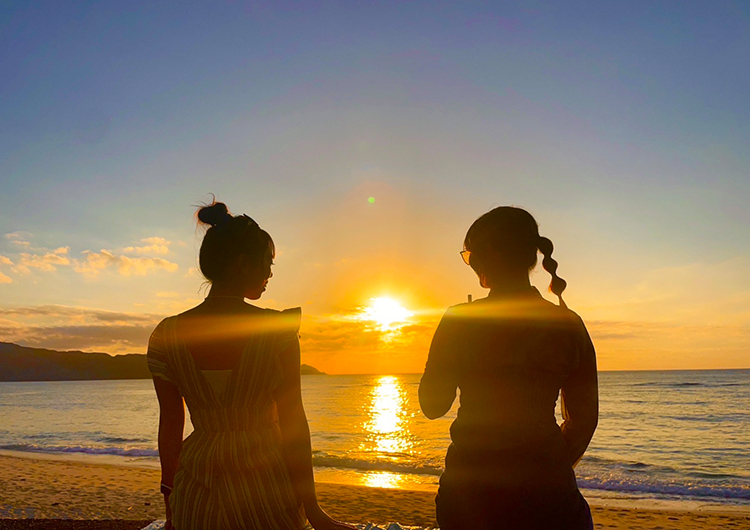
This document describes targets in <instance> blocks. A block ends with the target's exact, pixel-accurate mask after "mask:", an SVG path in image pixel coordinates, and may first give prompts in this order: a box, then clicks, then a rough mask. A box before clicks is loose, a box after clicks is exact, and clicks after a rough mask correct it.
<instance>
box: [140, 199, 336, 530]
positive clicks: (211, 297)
mask: <svg viewBox="0 0 750 530" xmlns="http://www.w3.org/2000/svg"><path fill="white" fill-rule="evenodd" d="M198 219H199V222H201V223H204V224H207V225H210V228H209V229H208V231H207V232H206V235H205V237H204V239H203V243H202V245H201V250H200V268H201V271H202V273H203V275H204V276H205V277H206V279H207V280H208V281H209V282H210V283H211V289H210V292H209V294H208V296H207V297H206V299H205V301H204V302H203V303H202V304H200V305H198V306H197V307H194V308H193V309H190V310H188V311H186V312H184V313H181V314H179V315H176V316H172V317H169V318H166V319H165V320H163V321H162V322H161V323H160V324H159V325H158V326H157V328H156V329H155V330H154V332H153V334H152V335H151V340H150V341H149V348H148V363H149V368H150V369H151V372H152V374H153V378H154V387H155V388H156V394H157V396H158V399H159V408H160V417H159V457H160V460H161V467H162V492H163V493H164V495H165V499H164V500H165V503H166V506H167V520H168V523H167V527H168V528H176V529H177V530H230V529H231V530H237V529H250V528H253V529H256V528H257V529H260V528H263V529H284V530H286V529H289V530H300V529H301V528H303V527H304V525H305V515H306V516H307V519H308V520H309V521H310V523H311V524H312V525H313V527H315V528H316V529H317V530H321V529H326V530H337V529H345V528H350V527H348V526H346V525H342V524H341V523H337V522H336V521H333V520H332V519H331V518H330V517H329V516H328V515H327V514H326V513H325V512H324V511H323V510H322V509H321V508H320V507H319V506H318V502H317V498H316V494H315V484H314V481H313V470H312V451H311V447H310V431H309V428H308V424H307V418H306V416H305V411H304V408H303V406H302V395H301V391H300V350H299V340H298V329H299V324H300V309H299V308H295V309H288V310H285V311H274V310H271V309H261V308H259V307H255V306H253V305H250V304H247V303H246V302H245V298H249V299H251V300H257V299H258V298H260V296H261V294H262V293H263V291H265V288H266V284H267V283H268V280H269V279H270V278H271V276H272V273H271V265H272V260H273V258H274V254H275V249H274V244H273V241H272V239H271V237H270V236H269V235H268V233H267V232H265V231H264V230H262V229H261V228H260V227H259V226H258V224H257V223H256V222H255V221H253V220H252V219H250V218H249V217H247V216H246V215H240V216H236V217H235V216H232V215H230V214H229V212H228V211H227V208H226V206H225V205H224V204H223V203H216V202H214V203H213V204H212V205H210V206H206V207H204V208H201V209H200V210H199V211H198ZM183 399H184V401H185V402H186V403H187V406H188V409H189V410H190V417H191V420H192V422H193V426H194V427H195V431H194V432H193V433H192V434H190V436H188V437H187V438H186V439H185V441H184V442H183V440H182V435H183V428H184V424H185V407H184V403H183ZM303 506H304V511H303V510H302V507H303Z"/></svg>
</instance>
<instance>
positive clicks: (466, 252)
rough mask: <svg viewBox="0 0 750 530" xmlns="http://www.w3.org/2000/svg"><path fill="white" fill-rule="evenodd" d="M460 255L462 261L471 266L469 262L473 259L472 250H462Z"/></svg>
mask: <svg viewBox="0 0 750 530" xmlns="http://www.w3.org/2000/svg"><path fill="white" fill-rule="evenodd" d="M459 254H461V259H462V260H464V263H466V264H467V265H471V263H469V260H470V259H471V250H462V251H461V252H459Z"/></svg>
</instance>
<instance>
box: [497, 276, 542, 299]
mask: <svg viewBox="0 0 750 530" xmlns="http://www.w3.org/2000/svg"><path fill="white" fill-rule="evenodd" d="M489 287H490V294H489V295H488V296H490V297H496V296H509V295H514V294H518V293H525V292H529V291H530V290H531V289H532V287H531V281H530V280H529V274H528V272H526V271H524V273H523V274H507V273H506V274H503V275H502V276H499V277H497V278H492V281H491V282H490V286H489Z"/></svg>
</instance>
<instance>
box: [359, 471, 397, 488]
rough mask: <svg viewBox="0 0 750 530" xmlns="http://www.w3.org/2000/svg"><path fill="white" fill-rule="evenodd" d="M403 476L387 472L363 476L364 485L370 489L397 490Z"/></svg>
mask: <svg viewBox="0 0 750 530" xmlns="http://www.w3.org/2000/svg"><path fill="white" fill-rule="evenodd" d="M403 478H404V477H403V476H402V475H399V474H397V473H390V472H388V471H379V472H373V473H368V474H367V475H365V479H364V482H363V483H364V485H365V486H369V487H371V488H398V487H400V486H401V482H403Z"/></svg>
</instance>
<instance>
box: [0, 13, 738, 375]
mask: <svg viewBox="0 0 750 530" xmlns="http://www.w3.org/2000/svg"><path fill="white" fill-rule="evenodd" d="M748 57H750V5H748V4H747V3H745V2H679V3H674V2H619V3H615V2H607V3H602V2H523V3H512V2H508V3H502V4H500V3H478V2H450V3H449V2H442V3H441V2H408V3H404V2H398V3H397V2H380V3H364V2H341V3H326V2H323V3H321V2H314V3H313V2H296V3H293V4H292V3H289V4H282V3H261V2H227V3H205V4H197V3H192V4H190V3H176V2H160V3H158V4H154V3H146V2H129V3H126V4H124V3H121V2H67V3H65V4H64V5H63V4H60V3H34V4H32V3H30V2H4V3H2V4H0V72H2V79H3V80H2V82H0V179H2V190H1V191H2V193H1V194H0V231H1V232H2V234H3V240H2V241H0V256H2V257H4V258H5V259H4V260H3V259H2V258H0V274H2V276H0V282H3V283H0V310H4V311H5V314H4V315H0V340H13V341H16V342H21V343H24V341H25V343H28V344H34V345H44V344H45V340H49V339H45V338H44V337H45V335H46V336H47V337H51V336H55V337H58V339H56V341H55V342H54V347H64V346H65V345H66V344H69V345H70V346H71V347H73V346H75V347H81V348H83V349H99V350H106V351H120V352H121V351H142V349H143V347H144V346H145V344H144V340H143V337H144V336H145V337H147V336H148V333H147V330H148V327H149V326H151V325H152V324H153V322H154V321H156V320H158V318H160V317H161V316H163V315H166V314H169V313H170V312H174V311H178V310H180V309H182V308H186V307H189V304H190V303H193V302H194V301H199V300H200V297H201V294H200V293H199V291H198V288H199V286H200V278H199V277H198V276H197V275H195V274H194V273H193V272H192V271H190V269H191V267H194V266H195V249H196V248H197V245H198V241H199V234H198V235H197V234H196V232H195V228H194V224H193V221H192V217H191V216H192V213H193V211H194V208H192V205H194V204H197V203H198V202H200V201H202V200H206V199H207V198H208V197H209V196H208V193H210V192H213V193H216V194H217V195H218V196H219V198H221V199H223V200H225V201H226V202H227V203H228V205H229V206H230V208H232V209H233V210H235V211H237V212H239V213H241V212H246V213H248V214H249V215H251V216H253V217H255V218H256V219H257V220H258V221H259V222H260V224H261V225H262V226H264V227H267V228H268V229H269V231H271V233H272V235H273V236H274V237H275V239H276V240H277V243H278V244H279V248H280V249H281V251H282V252H281V255H280V256H279V259H277V263H278V266H277V272H276V276H275V278H274V283H273V284H272V287H271V289H269V292H268V293H267V295H268V298H269V300H268V303H269V304H270V305H272V306H274V307H283V306H289V305H302V306H303V308H305V312H306V314H307V315H309V317H310V318H311V319H313V318H321V319H322V318H327V317H330V315H335V314H341V313H346V312H347V311H351V310H352V309H353V308H355V307H357V306H358V304H361V303H364V301H362V300H360V299H361V298H362V297H365V298H366V297H367V296H378V295H380V294H382V293H381V291H388V292H390V293H391V294H392V295H394V296H400V297H401V299H402V300H404V303H407V302H408V303H411V304H412V306H417V307H419V308H422V309H424V310H425V311H427V312H430V314H432V313H431V312H433V311H434V312H438V313H439V311H440V310H441V309H442V308H444V307H445V306H447V305H450V304H452V303H456V302H459V301H461V300H462V299H463V298H464V297H465V295H466V293H468V292H472V293H474V295H475V296H479V295H481V289H479V288H478V287H477V286H476V282H475V280H474V278H473V277H472V276H471V274H470V271H468V270H466V269H465V268H462V264H461V263H460V260H459V261H457V251H458V250H460V245H461V241H462V238H463V234H464V233H465V230H466V228H467V227H468V225H469V224H470V223H471V221H472V220H473V219H474V218H475V217H476V216H478V215H480V214H481V213H483V212H484V211H486V210H487V209H489V208H491V207H492V206H495V205H500V204H517V205H520V206H524V207H526V208H528V209H529V210H530V211H531V212H532V213H533V214H534V215H535V216H536V217H537V220H538V221H539V223H540V229H541V231H542V233H543V234H545V235H548V236H549V237H551V238H552V240H553V241H554V242H555V244H556V255H557V256H558V258H559V261H560V272H561V274H562V275H563V276H564V277H566V278H567V279H568V281H569V283H570V288H569V291H568V292H567V293H566V294H567V297H568V301H569V303H570V305H571V306H572V307H574V308H575V309H577V310H578V311H579V312H580V313H581V314H582V316H584V318H585V319H587V321H590V322H591V326H590V327H591V329H592V334H593V335H594V336H595V339H596V336H597V333H598V335H599V337H600V348H599V349H600V359H601V360H602V361H603V364H604V365H605V366H610V367H613V368H628V367H631V368H632V367H686V366H687V367H690V366H695V367H701V366H708V365H710V362H714V365H721V364H722V362H723V365H726V366H738V365H741V364H743V362H744V366H748V365H750V364H748V363H747V362H745V361H744V360H743V359H744V358H746V354H747V349H748V342H750V341H749V340H748V338H749V337H750V309H749V308H750V280H749V279H747V278H745V276H746V274H745V272H744V271H746V270H747V267H748V265H750V250H748V249H750V231H749V230H748V224H749V223H750V213H748V212H749V211H750V209H748V208H747V202H748V199H750V175H749V174H748V173H749V171H748V169H749V168H750V164H749V162H750V161H749V160H748V157H749V156H750V155H748V153H750V150H749V149H748V139H750V130H749V129H750V101H749V100H748V98H747V96H746V94H747V93H748V92H750V68H748V67H747V59H748ZM369 196H375V197H376V199H377V201H376V203H375V204H374V205H369V204H368V203H367V202H366V199H367V197H369ZM153 238H161V240H163V241H164V242H167V243H168V244H166V245H161V246H160V245H159V244H156V243H154V241H156V240H154V239H153ZM143 240H148V241H145V242H144V241H143ZM165 248H166V251H165ZM59 249H66V250H65V251H62V250H59ZM128 249H129V250H128ZM56 250H58V252H57V253H55V251H56ZM102 250H106V251H107V252H109V253H110V254H111V255H112V256H113V257H112V258H106V259H105V258H103V257H102V256H104V254H102ZM23 254H26V256H25V257H24V255H23ZM50 254H51V256H50V257H46V258H45V256H48V255H50ZM55 256H57V257H55ZM123 257H129V258H130V260H129V261H128V260H124V259H122V258H123ZM92 259H99V261H98V262H97V263H99V264H100V265H101V267H102V268H101V269H98V270H97V272H95V273H94V272H92V271H91V267H88V272H87V264H88V265H91V263H92V261H91V260H92ZM102 259H104V261H101V260H102ZM107 260H108V261H107ZM138 260H140V261H138ZM149 260H150V261H149ZM159 260H162V261H159ZM65 261H67V262H68V263H64V262H65ZM24 263H25V264H26V265H24ZM29 264H36V265H31V266H30V265H29ZM40 264H46V265H40ZM347 264H348V265H347ZM53 269H54V270H53ZM3 278H5V280H3ZM534 281H535V283H538V284H539V285H540V286H544V285H545V284H546V281H547V280H546V276H545V275H544V274H542V273H537V274H535V275H534ZM157 293H159V296H157ZM49 306H54V307H56V308H58V309H57V310H56V313H55V315H56V316H55V317H54V319H52V317H50V316H49V315H50V313H49V311H47V312H44V311H41V310H40V309H39V308H40V307H49ZM18 308H25V312H24V313H23V316H21V315H20V313H19V311H18ZM71 308H73V309H71ZM14 311H15V312H14ZM35 311H36V312H35ZM70 311H73V312H75V311H79V312H80V311H83V312H84V313H83V314H85V315H89V316H88V317H81V316H80V315H79V316H78V317H77V318H78V319H79V320H80V321H81V322H80V323H78V322H77V321H76V322H73V320H71V319H72V318H73V317H71V316H70ZM106 311H110V312H116V313H117V314H118V315H121V317H122V319H123V320H122V321H118V322H120V324H118V325H122V326H131V325H132V326H133V327H132V330H131V331H132V335H129V336H128V337H130V338H128V339H123V338H120V339H113V338H111V337H110V338H109V339H106V334H107V332H108V331H112V330H111V329H110V330H108V329H101V330H100V329H99V328H91V329H88V328H87V327H86V326H87V325H88V324H87V322H90V319H91V318H93V319H94V320H95V321H96V317H95V316H91V315H100V316H101V315H103V314H104V313H101V312H106ZM87 312H88V313H87ZM42 314H43V315H45V316H44V317H42V316H40V315H42ZM30 315H34V317H33V318H32V316H30ZM143 315H149V317H148V318H146V317H144V316H143ZM110 316H111V315H110ZM144 319H146V320H144ZM111 320H112V319H111V318H110V320H109V321H111ZM109 321H108V322H109ZM74 324H75V326H77V327H76V330H75V333H76V337H79V338H78V339H76V341H71V340H70V339H69V337H70V336H71V333H72V332H71V329H70V328H71V327H73V326H74ZM92 325H93V324H92ZM311 325H312V324H311ZM321 326H322V324H321ZM722 326H730V327H731V329H727V328H724V327H722ZM428 328H429V326H427V327H426V328H425V333H424V335H425V337H428V335H429V332H430V330H429V329H428ZM321 329H322V328H321ZM665 329H666V330H667V331H664V330H665ZM690 330H692V331H690ZM95 331H96V332H97V333H99V332H101V337H103V338H99V339H97V341H88V342H87V341H86V339H85V337H86V333H87V332H91V333H90V334H91V335H92V336H93V335H94V332H95ZM321 333H323V331H321ZM613 337H614V338H613ZM675 337H677V338H678V339H679V338H680V337H691V340H688V339H687V338H686V339H684V341H685V343H684V344H683V343H682V342H680V340H676V339H675ZM66 340H67V341H68V342H66ZM425 340H426V339H425ZM107 341H109V342H107ZM701 341H703V342H701ZM712 341H713V342H712ZM704 342H705V344H704ZM48 345H50V346H52V345H51V344H48ZM421 345H422V343H419V344H415V345H412V346H410V348H412V349H411V350H410V352H412V351H413V353H411V354H410V355H412V356H413V359H414V360H413V363H412V364H413V365H414V366H417V365H419V364H420V363H421V362H423V357H424V354H425V353H426V352H421V351H419V349H420V348H421V347H422V346H421ZM309 347H310V351H314V350H315V347H314V345H313V344H310V345H309ZM321 348H322V347H321ZM331 348H332V347H331ZM686 348H687V349H688V350H690V353H689V355H687V360H686V357H685V354H684V352H685V350H686ZM656 351H659V352H662V353H660V354H659V355H658V356H657V357H659V358H660V359H667V360H668V361H667V362H666V364H664V365H661V364H658V363H656V364H655V361H654V360H653V355H650V352H656ZM730 351H731V352H732V353H731V354H726V355H728V356H725V357H721V356H722V355H725V353H726V352H730ZM321 355H322V354H321ZM327 355H329V357H320V359H318V358H315V360H319V361H320V363H323V364H325V363H328V362H330V363H331V364H332V365H334V366H337V364H336V363H337V362H338V361H335V362H334V361H333V360H331V359H333V358H334V357H335V355H334V354H333V353H330V352H328V353H327ZM716 355H719V357H720V358H721V359H724V360H723V361H721V360H719V361H710V360H711V359H715V357H716ZM709 361H710V362H709ZM716 363H718V364H716ZM714 365H712V366H714ZM409 366H412V365H409Z"/></svg>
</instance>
